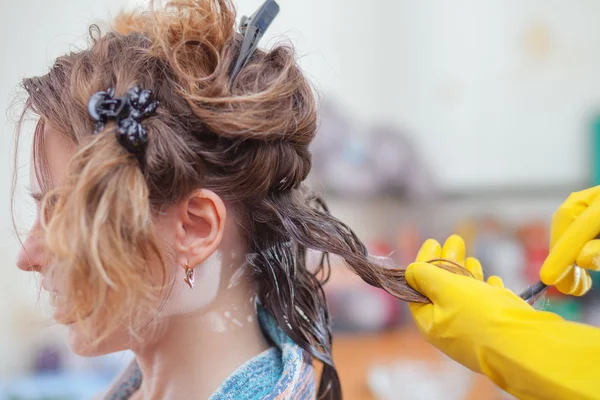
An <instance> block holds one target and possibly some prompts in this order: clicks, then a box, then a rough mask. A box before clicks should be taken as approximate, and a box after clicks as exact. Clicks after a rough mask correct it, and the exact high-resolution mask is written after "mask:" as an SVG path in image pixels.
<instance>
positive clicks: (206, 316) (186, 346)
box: [134, 274, 269, 399]
mask: <svg viewBox="0 0 600 400" xmlns="http://www.w3.org/2000/svg"><path fill="white" fill-rule="evenodd" d="M234 277H235V274H234V276H233V277H231V278H233V279H235V278H234ZM227 281H229V284H228V285H223V286H225V289H226V290H222V291H220V294H219V296H217V298H216V299H215V301H213V302H211V304H210V306H208V307H207V308H205V309H203V310H202V311H201V312H198V313H193V312H192V313H184V314H181V315H177V316H174V317H169V319H168V320H167V321H166V326H165V327H164V329H163V330H161V335H160V340H159V341H157V342H156V344H154V345H153V346H148V347H145V348H144V349H143V350H139V351H134V352H135V354H136V358H137V362H138V365H139V367H140V369H141V371H142V376H143V379H142V386H141V388H140V390H138V392H137V393H136V396H134V397H135V398H143V399H208V398H209V397H210V396H211V395H212V394H213V393H214V392H215V391H216V390H217V389H218V388H219V386H220V385H221V384H222V383H223V381H225V379H227V377H228V376H230V375H231V374H232V373H233V372H234V371H235V370H236V369H237V368H238V367H240V366H241V365H243V364H244V363H245V362H246V361H248V360H250V359H251V358H253V357H255V356H257V355H258V354H260V353H262V352H263V351H265V350H267V349H268V348H269V344H268V343H267V341H266V339H265V337H264V335H263V333H262V330H261V327H260V324H259V321H258V316H257V310H256V302H255V298H254V296H252V295H251V293H252V290H251V289H250V288H248V287H244V286H246V285H244V284H238V283H237V282H234V284H233V285H232V284H231V282H232V279H227Z"/></svg>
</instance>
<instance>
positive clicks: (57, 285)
mask: <svg viewBox="0 0 600 400" xmlns="http://www.w3.org/2000/svg"><path fill="white" fill-rule="evenodd" d="M43 135H44V141H43V142H44V154H45V156H46V160H47V162H46V163H44V167H45V168H47V170H45V171H43V172H44V174H43V175H44V176H47V177H48V178H49V180H50V182H48V184H47V185H42V184H41V182H39V179H38V175H39V174H38V173H36V166H35V165H34V161H35V160H34V159H33V158H32V162H31V163H30V165H31V167H30V173H29V185H30V191H31V195H32V197H33V199H34V201H35V205H36V216H35V221H34V223H33V227H32V229H31V230H30V232H29V234H28V236H27V237H26V238H25V240H24V241H23V246H22V248H21V249H20V251H19V253H18V256H17V266H18V267H19V268H20V269H21V270H23V271H28V272H38V273H39V274H40V275H41V276H42V288H43V289H44V290H45V291H47V292H48V294H49V296H50V298H51V304H52V307H53V319H54V320H55V321H56V322H57V323H59V324H63V325H66V326H67V327H68V331H69V344H70V347H71V348H72V350H73V351H74V352H75V353H78V354H80V355H85V356H94V355H100V354H106V353H111V352H116V351H121V350H125V349H129V348H130V347H131V336H130V334H129V333H128V330H127V328H126V325H125V324H121V325H122V328H120V329H119V330H117V331H114V332H113V333H111V335H110V336H109V337H106V338H103V339H102V340H101V341H100V342H99V343H98V344H94V345H93V346H92V345H90V340H95V339H97V337H95V335H94V332H93V329H94V327H97V326H98V324H100V325H101V324H103V323H105V322H108V321H110V315H107V314H106V313H100V314H98V315H102V319H99V318H98V317H97V318H96V319H95V320H93V321H91V320H89V321H85V322H87V323H86V324H85V325H84V326H82V325H81V324H78V323H73V322H74V321H73V320H70V319H69V318H71V317H69V315H68V314H69V312H68V311H69V310H70V308H71V307H69V303H68V300H67V298H68V296H64V288H61V282H64V279H61V278H62V277H61V276H60V274H61V271H60V270H59V269H58V268H52V267H51V265H50V264H51V263H50V262H49V257H48V254H47V253H46V250H45V247H46V246H45V243H44V234H43V230H42V219H41V218H42V216H41V211H42V210H41V205H42V199H43V197H44V195H45V192H44V190H52V189H54V188H55V187H56V186H59V185H61V182H62V180H63V177H64V176H65V173H66V171H67V167H68V164H69V161H70V159H71V157H72V156H73V154H74V148H75V145H74V144H73V143H72V142H71V140H70V139H69V138H68V137H67V136H66V135H63V134H61V133H60V132H58V131H56V130H54V129H52V128H48V127H46V128H45V129H44V132H43ZM46 186H47V187H46ZM159 228H160V227H159ZM149 267H150V268H152V266H149ZM76 295H77V296H85V294H84V293H76ZM148 319H149V320H152V317H151V316H149V317H148ZM90 329H91V330H90Z"/></svg>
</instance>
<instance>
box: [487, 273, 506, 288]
mask: <svg viewBox="0 0 600 400" xmlns="http://www.w3.org/2000/svg"><path fill="white" fill-rule="evenodd" d="M487 283H488V285H490V286H494V287H498V288H504V282H503V281H502V278H500V277H499V276H496V275H492V276H490V277H489V278H488V279H487Z"/></svg>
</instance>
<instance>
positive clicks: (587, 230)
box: [540, 186, 600, 296]
mask: <svg viewBox="0 0 600 400" xmlns="http://www.w3.org/2000/svg"><path fill="white" fill-rule="evenodd" d="M599 195H600V186H596V187H593V188H590V189H586V190H583V191H581V192H576V193H573V194H572V195H571V196H569V198H568V199H567V200H566V201H565V202H564V203H563V204H562V205H561V206H560V207H559V208H558V210H557V211H556V213H555V214H554V217H553V218H552V226H551V229H550V254H549V255H548V258H546V260H545V261H544V264H543V265H542V268H541V271H540V279H541V280H542V282H544V283H545V284H546V285H554V286H556V288H557V289H558V290H559V291H561V292H562V293H564V294H571V295H574V296H581V295H583V294H585V293H586V292H587V291H588V290H589V289H590V288H591V286H592V279H591V278H590V275H589V274H588V272H587V271H585V269H590V270H596V271H597V270H599V269H600V240H594V239H595V238H596V237H597V236H598V235H599V234H600V196H599Z"/></svg>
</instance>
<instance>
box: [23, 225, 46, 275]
mask: <svg viewBox="0 0 600 400" xmlns="http://www.w3.org/2000/svg"><path fill="white" fill-rule="evenodd" d="M43 262H44V254H43V245H42V238H41V235H40V234H39V233H37V232H31V233H30V234H29V235H28V236H27V238H26V239H25V241H24V242H23V246H21V249H20V250H19V253H18V254H17V267H19V268H20V269H22V270H23V271H33V272H41V269H42V265H43Z"/></svg>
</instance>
